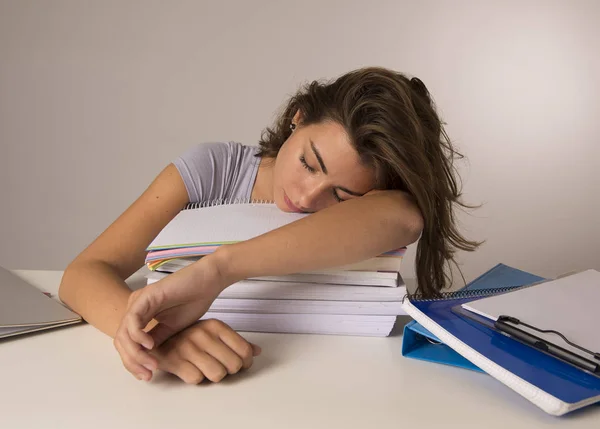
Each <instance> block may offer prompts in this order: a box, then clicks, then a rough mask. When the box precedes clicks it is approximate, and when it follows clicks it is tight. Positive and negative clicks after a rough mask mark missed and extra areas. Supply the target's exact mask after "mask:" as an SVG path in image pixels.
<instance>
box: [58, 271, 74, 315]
mask: <svg viewBox="0 0 600 429" xmlns="http://www.w3.org/2000/svg"><path fill="white" fill-rule="evenodd" d="M73 270H74V267H73V263H71V264H69V266H67V268H66V269H65V271H64V272H63V275H62V279H61V281H60V286H59V287H58V298H59V299H60V300H61V301H62V302H63V303H65V304H67V305H69V306H70V304H71V303H70V300H71V296H72V289H73V286H72V282H70V281H69V278H70V277H71V274H72V272H73Z"/></svg>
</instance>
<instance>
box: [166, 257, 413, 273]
mask: <svg viewBox="0 0 600 429" xmlns="http://www.w3.org/2000/svg"><path fill="white" fill-rule="evenodd" d="M200 258H202V256H195V257H185V258H175V259H171V260H169V261H168V262H165V263H163V264H161V265H160V267H159V268H157V270H158V271H164V272H167V273H174V272H176V271H178V270H180V269H182V268H185V267H187V266H188V265H191V264H193V263H194V262H196V261H197V260H199V259H200ZM401 264H402V257H401V256H377V257H375V258H369V259H365V260H364V261H360V262H355V263H353V264H347V265H340V266H338V267H333V268H330V269H325V270H315V271H310V273H319V274H321V273H325V274H330V273H332V272H333V273H339V272H348V271H368V272H388V273H390V272H391V273H394V272H395V273H399V272H400V266H401Z"/></svg>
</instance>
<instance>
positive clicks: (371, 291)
mask: <svg viewBox="0 0 600 429" xmlns="http://www.w3.org/2000/svg"><path fill="white" fill-rule="evenodd" d="M166 276H168V274H166V273H158V272H151V273H149V274H148V275H147V276H146V278H147V283H148V284H151V283H154V282H157V281H159V280H160V279H162V278H165V277H166ZM405 295H406V287H405V286H399V287H377V286H346V285H331V284H317V283H294V282H275V281H258V280H242V281H239V282H236V283H234V284H232V285H231V286H229V287H227V288H226V289H225V290H224V291H223V292H221V294H220V295H219V298H238V299H300V300H329V301H402V298H403V297H404V296H405Z"/></svg>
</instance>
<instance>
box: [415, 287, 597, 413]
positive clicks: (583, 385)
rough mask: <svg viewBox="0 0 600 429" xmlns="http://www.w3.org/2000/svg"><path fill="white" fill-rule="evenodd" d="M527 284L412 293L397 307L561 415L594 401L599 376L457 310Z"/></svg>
mask: <svg viewBox="0 0 600 429" xmlns="http://www.w3.org/2000/svg"><path fill="white" fill-rule="evenodd" d="M527 287H537V286H532V285H527V286H514V287H511V286H508V287H500V288H495V289H487V290H464V291H458V292H454V293H447V294H443V296H442V297H441V298H440V299H422V298H421V297H418V296H413V297H411V298H409V299H406V300H405V301H404V304H403V308H404V310H405V311H406V312H407V313H408V314H409V315H410V316H411V317H412V318H413V319H415V320H416V321H417V322H418V323H420V324H421V325H422V326H423V327H424V328H425V329H427V330H428V331H429V332H431V333H432V334H433V335H435V337H437V338H438V339H439V340H441V341H442V342H443V343H444V344H446V345H447V346H449V347H451V348H452V349H453V350H455V351H456V352H457V353H459V354H460V355H461V356H463V357H464V358H466V359H468V360H469V361H470V362H471V363H473V364H474V365H476V366H477V367H478V368H480V369H481V370H483V371H485V372H486V373H488V374H489V375H491V376H492V377H494V378H496V379H497V380H499V381H500V382H502V383H503V384H505V385H506V386H508V387H509V388H511V389H512V390H514V391H515V392H517V393H519V394H520V395H521V396H523V397H524V398H526V399H528V400H529V401H531V402H532V403H533V404H535V405H537V406H538V407H540V408H541V409H542V410H544V411H545V412H547V413H549V414H552V415H557V416H558V415H563V414H565V413H568V412H571V411H574V410H576V409H578V408H582V407H585V406H587V405H590V404H593V403H596V402H599V401H600V377H597V376H595V375H593V374H590V373H587V372H585V371H582V370H580V369H578V368H576V367H574V366H572V365H570V364H568V363H566V362H563V361H561V360H559V359H556V358H555V357H553V356H550V355H548V354H546V353H544V352H542V351H540V350H537V349H535V348H533V347H530V346H528V345H525V344H523V343H521V342H519V341H516V340H515V339H513V338H509V337H507V336H505V335H503V334H502V333H500V332H498V331H497V330H494V329H493V328H491V327H490V326H487V325H486V324H484V323H479V322H477V321H475V320H473V318H470V317H465V316H464V314H461V310H462V311H467V310H464V309H463V307H462V306H463V305H464V304H468V303H470V302H472V301H475V300H478V299H480V298H485V297H490V296H494V295H499V294H505V293H506V294H508V293H511V292H514V291H518V290H521V289H523V288H527ZM565 299H568V297H565ZM557 314H560V313H557ZM593 316H594V314H590V315H589V317H590V320H592V318H593Z"/></svg>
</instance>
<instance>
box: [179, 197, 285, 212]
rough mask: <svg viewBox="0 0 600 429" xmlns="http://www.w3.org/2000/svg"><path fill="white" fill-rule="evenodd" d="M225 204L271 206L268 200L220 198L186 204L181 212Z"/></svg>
mask: <svg viewBox="0 0 600 429" xmlns="http://www.w3.org/2000/svg"><path fill="white" fill-rule="evenodd" d="M226 204H273V201H269V200H251V199H247V198H222V199H218V200H211V201H200V202H196V203H187V204H186V205H185V207H184V208H183V210H190V209H199V208H203V207H213V206H222V205H226Z"/></svg>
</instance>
